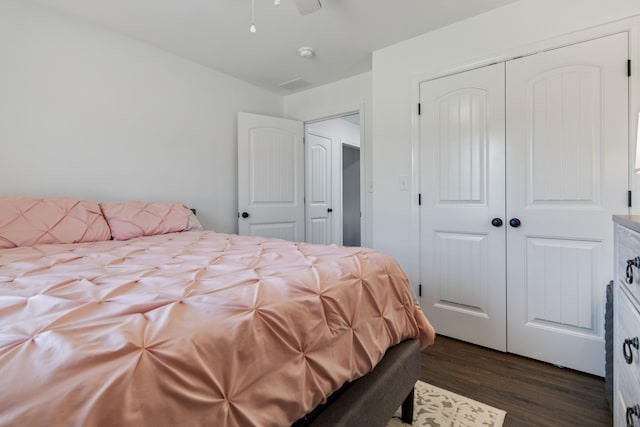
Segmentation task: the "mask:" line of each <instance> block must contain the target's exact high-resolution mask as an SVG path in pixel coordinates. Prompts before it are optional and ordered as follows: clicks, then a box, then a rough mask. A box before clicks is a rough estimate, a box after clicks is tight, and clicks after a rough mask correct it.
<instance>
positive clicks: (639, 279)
mask: <svg viewBox="0 0 640 427" xmlns="http://www.w3.org/2000/svg"><path fill="white" fill-rule="evenodd" d="M636 257H640V234H639V233H637V232H635V231H633V230H629V229H628V228H625V227H621V226H619V225H616V266H615V268H616V276H617V278H618V283H620V285H621V286H623V287H625V288H626V289H627V290H628V291H629V293H630V294H631V295H633V298H634V299H635V300H636V301H638V302H640V269H638V268H637V267H632V268H631V272H632V274H633V282H632V283H630V284H629V283H627V282H626V280H625V279H626V270H627V261H628V260H633V259H635V258H636Z"/></svg>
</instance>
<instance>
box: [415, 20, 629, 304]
mask: <svg viewBox="0 0 640 427" xmlns="http://www.w3.org/2000/svg"><path fill="white" fill-rule="evenodd" d="M618 33H627V35H628V38H629V40H628V41H629V58H631V78H630V81H629V109H628V113H629V117H628V124H629V128H628V130H627V135H628V165H627V169H628V188H629V190H631V191H632V192H633V193H632V194H633V200H632V207H631V208H630V210H629V213H630V214H636V215H637V214H640V194H638V193H640V191H637V189H638V188H640V175H638V176H637V177H636V176H634V174H633V169H634V163H635V158H636V157H635V153H636V147H635V141H636V138H635V136H636V129H637V126H638V121H639V119H638V110H640V96H637V95H636V96H634V94H635V93H637V91H638V90H640V64H639V63H640V39H639V38H640V18H638V17H636V18H625V19H622V20H617V21H613V22H609V23H605V24H602V25H598V26H596V27H593V28H588V29H583V30H578V31H574V32H571V33H566V34H562V35H558V36H556V37H552V38H550V39H546V40H541V41H537V42H534V43H528V44H524V45H521V46H518V47H515V48H513V49H510V50H508V51H505V52H503V53H501V54H497V55H493V56H487V57H483V58H480V59H477V60H475V61H465V62H464V63H462V64H458V65H449V66H446V67H444V68H442V69H440V70H436V71H431V72H427V73H422V74H418V75H416V76H415V77H413V78H412V79H411V82H410V87H411V105H412V109H411V178H410V179H411V183H410V190H411V195H412V198H413V200H415V203H411V212H410V217H411V229H412V230H414V232H413V233H411V234H412V240H411V241H410V242H409V245H410V247H411V249H412V250H413V253H416V254H417V257H418V258H417V260H416V266H415V268H416V269H417V271H415V272H414V274H415V276H413V277H417V278H418V281H417V282H416V283H415V284H414V287H415V289H414V291H415V294H416V295H419V288H418V286H419V284H420V283H421V282H422V253H421V250H422V248H421V243H420V236H421V225H420V206H419V204H418V199H419V197H420V192H421V189H420V178H421V177H420V164H419V160H420V117H419V115H418V104H419V102H420V84H421V83H423V82H426V81H429V80H435V79H438V78H442V77H447V76H450V75H453V74H458V73H463V72H465V71H470V70H473V69H476V68H482V67H485V66H488V65H491V64H494V63H497V62H506V61H509V60H511V59H515V58H518V57H522V56H530V55H535V54H537V53H541V52H544V51H548V50H553V49H558V48H561V47H565V46H570V45H573V44H576V43H581V42H586V41H589V40H593V39H598V38H601V37H606V36H610V35H613V34H618ZM637 149H638V150H640V147H638V148H637ZM622 213H624V212H622ZM612 224H613V223H612ZM612 226H613V225H612ZM418 298H419V299H421V298H420V297H418Z"/></svg>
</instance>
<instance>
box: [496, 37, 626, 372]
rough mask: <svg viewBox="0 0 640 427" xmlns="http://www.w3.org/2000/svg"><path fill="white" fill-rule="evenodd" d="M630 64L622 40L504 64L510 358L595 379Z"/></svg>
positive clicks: (618, 204) (618, 201)
mask: <svg viewBox="0 0 640 427" xmlns="http://www.w3.org/2000/svg"><path fill="white" fill-rule="evenodd" d="M627 58H628V47H627V34H626V33H625V34H618V35H613V36H609V37H604V38H600V39H597V40H593V41H589V42H585V43H580V44H577V45H573V46H569V47H564V48H561V49H556V50H552V51H548V52H545V53H541V54H538V55H533V56H529V57H525V58H521V59H518V60H514V61H509V62H508V63H507V212H508V218H509V219H514V218H517V219H518V220H519V221H520V224H521V225H520V226H519V227H517V228H516V227H511V226H508V227H509V229H508V232H507V236H508V239H507V247H508V253H507V258H508V263H507V265H508V271H507V283H508V304H507V306H508V321H507V323H508V338H507V339H508V350H509V352H513V353H517V354H522V355H525V356H528V357H533V358H536V359H539V360H545V361H548V362H551V363H554V364H558V365H562V366H566V367H570V368H573V369H578V370H581V371H586V372H590V373H593V374H597V375H603V373H604V354H605V352H604V339H603V337H604V332H603V330H604V328H603V323H604V308H603V307H604V301H605V286H606V284H607V283H608V282H609V280H611V279H612V278H613V265H612V264H613V231H612V230H613V227H612V224H611V215H612V214H614V213H625V212H626V211H627V188H628V136H627V129H628V124H627V122H628V110H627V105H628V78H627V73H626V71H627V70H626V65H627ZM514 225H516V224H514Z"/></svg>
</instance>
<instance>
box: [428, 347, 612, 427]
mask: <svg viewBox="0 0 640 427" xmlns="http://www.w3.org/2000/svg"><path fill="white" fill-rule="evenodd" d="M421 379H422V380H423V381H425V382H428V383H430V384H433V385H435V386H437V387H440V388H444V389H447V390H450V391H452V392H454V393H458V394H461V395H464V396H467V397H470V398H472V399H475V400H478V401H480V402H483V403H486V404H488V405H492V406H495V407H496V408H500V409H503V410H505V411H507V417H506V419H505V424H504V425H505V427H509V426H518V427H521V426H522V427H526V426H536V427H540V426H582V427H586V426H594V427H595V426H597V427H601V426H605V427H606V426H611V425H612V424H613V421H612V417H613V416H612V414H611V411H610V410H609V406H608V403H607V399H606V397H605V394H604V379H603V378H600V377H596V376H592V375H588V374H583V373H581V372H577V371H573V370H571V369H563V368H559V367H557V366H553V365H550V364H547V363H542V362H537V361H534V360H531V359H527V358H524V357H520V356H515V355H512V354H506V353H501V352H499V351H494V350H490V349H487V348H484V347H479V346H475V345H473V344H468V343H464V342H461V341H458V340H454V339H451V338H447V337H443V336H438V337H437V338H436V343H435V344H434V345H433V346H431V347H428V348H427V349H426V350H425V351H424V352H423V353H422V375H421Z"/></svg>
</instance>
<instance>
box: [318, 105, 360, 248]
mask: <svg viewBox="0 0 640 427" xmlns="http://www.w3.org/2000/svg"><path fill="white" fill-rule="evenodd" d="M305 138H306V147H305V151H306V153H305V158H306V161H305V164H306V165H305V169H306V172H305V175H306V179H305V182H306V184H305V186H306V191H305V194H306V196H305V197H306V203H305V205H306V206H305V207H306V218H305V222H306V240H307V241H308V242H311V243H318V244H337V245H345V246H360V245H361V242H362V235H361V233H362V219H361V197H362V194H361V192H362V189H361V187H362V186H361V164H360V162H361V153H360V114H359V113H351V114H345V115H342V116H339V117H333V118H328V119H323V120H318V121H314V122H310V123H307V124H306V126H305Z"/></svg>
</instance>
